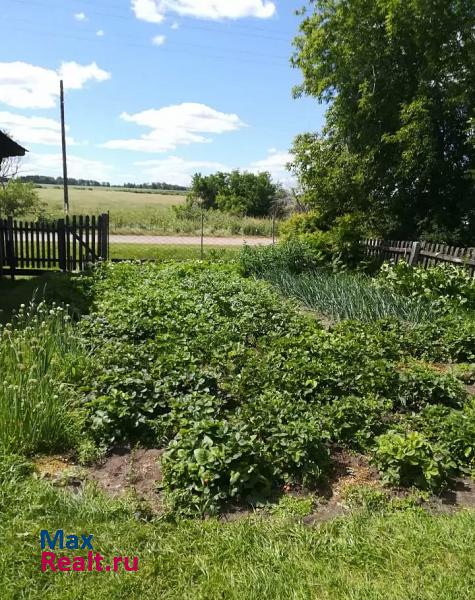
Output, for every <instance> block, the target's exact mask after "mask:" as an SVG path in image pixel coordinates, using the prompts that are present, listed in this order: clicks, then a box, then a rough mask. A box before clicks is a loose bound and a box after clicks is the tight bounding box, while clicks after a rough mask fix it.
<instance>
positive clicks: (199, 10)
mask: <svg viewBox="0 0 475 600" xmlns="http://www.w3.org/2000/svg"><path fill="white" fill-rule="evenodd" d="M132 10H133V11H134V13H135V16H136V17H137V19H140V20H142V21H148V22H149V23H161V22H162V21H163V19H164V16H165V15H166V14H167V13H169V12H171V13H175V14H178V15H180V16H184V17H195V18H197V19H214V20H218V19H241V18H244V17H256V18H258V19H269V18H270V17H272V16H273V15H274V14H275V12H276V5H275V3H274V2H271V1H270V0H132Z"/></svg>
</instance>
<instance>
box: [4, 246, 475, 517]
mask: <svg viewBox="0 0 475 600" xmlns="http://www.w3.org/2000/svg"><path fill="white" fill-rule="evenodd" d="M251 252H257V253H259V256H258V257H257V256H250V255H249V251H246V252H245V253H244V256H243V257H242V259H241V265H240V266H239V265H236V264H231V263H230V264H214V265H209V264H206V263H189V264H181V265H177V264H164V265H138V264H133V263H127V264H119V265H106V266H103V267H102V268H100V269H98V270H96V271H95V272H93V273H92V274H89V275H84V276H82V277H81V278H79V279H76V280H74V281H75V283H74V285H75V286H77V289H78V293H79V291H80V292H81V296H82V297H83V298H87V300H88V304H89V305H90V308H89V314H87V315H84V316H83V317H82V318H81V319H79V320H78V321H72V320H70V318H69V316H68V314H67V311H66V310H65V309H61V308H57V307H56V308H47V307H45V306H44V305H42V306H40V307H39V308H38V307H36V308H34V307H31V308H28V307H26V308H25V309H24V311H23V314H21V315H20V316H19V317H18V318H17V321H16V322H15V323H14V324H13V325H8V326H6V327H4V328H3V330H2V336H3V340H2V342H3V343H2V347H1V348H2V349H1V351H0V368H1V372H2V376H3V381H4V385H3V391H2V392H1V393H0V394H1V395H0V398H1V402H0V410H1V416H0V442H1V443H2V445H3V446H4V447H5V448H7V449H8V450H10V451H16V452H18V451H23V452H25V453H34V452H38V451H56V450H59V449H65V448H75V449H76V452H77V454H78V456H79V458H80V459H81V460H92V459H94V458H95V457H97V456H98V455H99V454H100V453H101V452H103V451H104V450H106V449H107V448H110V447H113V446H115V445H118V444H124V443H127V444H135V443H140V444H142V445H148V446H152V447H160V448H163V449H164V450H165V452H164V454H163V457H162V461H161V462H162V469H163V484H162V485H163V491H164V494H165V497H166V501H167V506H168V508H169V509H171V510H173V511H174V512H175V513H177V512H181V513H188V514H190V513H193V514H194V513H200V514H212V513H216V512H218V511H220V510H222V509H223V508H225V507H227V506H229V505H230V504H242V503H251V504H255V503H256V502H259V501H260V500H262V499H264V498H268V497H269V496H271V495H272V494H274V493H275V492H276V491H279V490H281V489H282V488H284V487H285V489H301V488H302V487H307V488H315V487H317V486H318V485H319V484H321V483H322V481H324V480H325V478H326V477H327V476H328V474H329V473H330V471H331V459H332V452H333V450H334V449H335V448H338V447H342V446H343V447H346V448H349V449H353V450H357V451H360V452H364V453H366V454H368V455H369V456H370V457H371V460H372V461H373V462H374V464H375V465H376V466H377V468H378V470H379V471H380V473H381V475H382V477H383V480H384V481H386V482H387V483H390V484H393V485H405V486H412V485H416V486H418V487H420V488H423V489H429V490H438V489H441V488H442V487H444V486H446V485H447V484H448V482H449V481H450V479H451V478H452V477H454V476H456V475H459V474H462V473H470V472H472V470H473V466H474V463H473V460H474V457H475V402H474V400H473V397H472V396H470V394H469V393H468V391H467V384H469V383H471V382H473V380H474V379H475V373H474V371H473V365H471V363H473V361H474V360H475V320H474V319H473V313H472V312H471V308H472V307H473V295H472V292H473V288H472V287H471V284H470V282H467V281H465V279H463V276H462V279H460V280H457V281H455V280H456V278H457V277H458V275H456V274H453V276H452V279H453V281H452V284H451V285H452V287H451V288H450V289H446V290H445V291H442V292H441V290H440V289H439V288H437V286H436V283H435V282H437V281H439V279H440V273H439V271H428V272H427V273H428V275H427V276H426V275H424V277H429V278H430V277H432V280H431V279H429V280H427V279H424V285H423V286H422V287H423V288H424V289H425V290H426V291H425V300H424V294H422V299H421V298H420V296H421V294H420V293H419V288H420V287H421V283H420V281H419V279H418V278H420V277H422V275H421V274H420V272H419V271H411V272H404V273H403V272H402V271H401V272H399V271H397V270H394V269H389V270H387V271H386V272H384V273H383V274H381V275H380V277H379V279H378V282H375V281H374V280H369V279H368V280H361V281H360V285H361V286H362V287H364V288H365V289H367V290H370V288H371V289H374V290H383V292H382V293H383V294H390V295H389V296H386V300H385V304H383V308H381V307H380V309H379V310H380V313H381V314H379V315H378V316H380V317H384V318H382V319H379V320H377V321H374V320H371V319H368V318H366V321H365V320H364V319H358V318H353V320H346V321H342V322H340V323H337V322H333V323H332V324H331V326H330V327H329V328H327V329H324V328H323V327H322V325H321V324H320V323H319V321H318V320H317V319H316V318H315V315H314V314H312V315H309V316H306V315H304V314H303V313H302V312H301V310H300V308H299V306H298V304H297V303H296V302H294V301H292V300H284V299H283V298H282V296H281V295H280V294H279V292H278V291H276V290H274V289H273V287H272V286H271V285H269V283H267V282H264V281H259V280H256V279H253V278H246V277H243V275H242V274H241V272H242V271H247V272H248V273H249V272H251V271H252V270H253V269H254V271H255V270H256V269H255V268H254V267H252V268H251V264H253V265H255V264H256V261H257V263H259V261H261V262H262V261H266V260H268V257H267V254H268V253H271V252H275V250H259V251H251ZM286 252H295V248H294V249H293V250H292V249H290V250H289V249H288V250H286ZM266 257H267V258H266ZM252 261H254V262H252ZM259 264H260V263H259ZM274 264H275V261H274ZM403 268H404V267H398V269H400V270H402V269H403ZM283 271H286V273H287V276H292V277H299V275H296V273H295V270H294V271H292V270H290V271H289V270H288V269H283ZM260 274H261V275H263V276H265V270H261V272H260ZM289 274H290V275H289ZM449 275H450V273H449ZM315 276H318V277H320V278H322V277H324V275H322V273H320V274H316V275H315ZM306 277H311V275H309V274H307V275H306ZM327 277H328V278H332V277H333V278H335V277H336V276H335V275H333V274H328V275H327ZM346 277H349V275H346ZM449 279H450V278H449ZM446 281H447V280H446ZM317 287H319V286H317ZM343 288H344V286H343ZM411 290H412V291H411ZM415 290H417V296H418V298H419V300H418V302H420V303H422V304H421V308H420V312H419V313H418V314H417V318H414V319H412V320H411V319H408V318H407V315H406V316H404V315H401V314H398V311H397V310H396V311H394V310H393V308H392V307H393V306H394V303H393V300H394V299H397V302H398V303H399V306H402V304H403V303H402V302H401V298H402V299H404V298H405V299H408V298H409V299H410V297H411V296H412V295H414V294H415ZM337 293H338V292H337ZM368 293H370V292H368ZM371 293H372V292H371ZM375 293H376V292H375ZM378 293H379V292H378ZM435 297H437V298H438V300H437V302H436V303H434V302H433V300H434V298H435ZM388 298H389V300H388ZM391 298H392V300H391ZM394 301H395V300H394ZM409 301H410V300H409ZM323 308H324V307H323ZM320 312H325V311H324V310H320ZM330 312H331V311H330ZM353 312H354V313H355V314H353V317H355V316H358V314H357V313H358V310H357V309H355V310H354V311H353ZM360 312H361V311H360ZM388 315H389V316H388ZM330 317H333V319H334V320H335V321H336V317H338V315H337V314H336V312H335V314H330Z"/></svg>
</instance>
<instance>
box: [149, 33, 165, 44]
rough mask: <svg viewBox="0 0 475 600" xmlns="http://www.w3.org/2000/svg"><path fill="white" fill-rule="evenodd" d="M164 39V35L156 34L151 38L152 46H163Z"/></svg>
mask: <svg viewBox="0 0 475 600" xmlns="http://www.w3.org/2000/svg"><path fill="white" fill-rule="evenodd" d="M166 41H167V38H166V36H165V35H156V36H155V37H154V38H152V44H153V45H154V46H163V44H164V43H165V42H166Z"/></svg>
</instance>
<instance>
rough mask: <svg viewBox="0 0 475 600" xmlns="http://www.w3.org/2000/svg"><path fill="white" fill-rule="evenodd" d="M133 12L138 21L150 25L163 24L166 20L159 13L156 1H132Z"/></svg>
mask: <svg viewBox="0 0 475 600" xmlns="http://www.w3.org/2000/svg"><path fill="white" fill-rule="evenodd" d="M132 10H133V11H134V13H135V16H136V17H137V19H139V20H140V21H147V22H148V23H161V22H162V21H163V19H164V18H165V17H164V16H163V14H161V13H160V12H159V11H158V7H157V4H156V2H155V0H132Z"/></svg>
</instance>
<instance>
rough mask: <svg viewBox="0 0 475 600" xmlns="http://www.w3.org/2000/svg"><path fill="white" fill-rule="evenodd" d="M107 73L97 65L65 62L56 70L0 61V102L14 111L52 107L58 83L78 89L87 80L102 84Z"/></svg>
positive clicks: (106, 77) (55, 98)
mask: <svg viewBox="0 0 475 600" xmlns="http://www.w3.org/2000/svg"><path fill="white" fill-rule="evenodd" d="M110 76H111V75H110V73H108V72H107V71H104V70H103V69H100V68H99V67H98V66H97V64H96V63H91V64H90V65H80V64H78V63H76V62H65V63H63V64H62V65H61V67H60V69H59V70H58V71H55V70H53V69H45V68H43V67H37V66H35V65H31V64H29V63H25V62H19V61H17V62H0V103H2V102H3V103H4V104H8V105H10V106H14V107H15V108H53V107H54V106H55V105H56V100H57V97H58V95H59V80H60V78H61V77H62V78H63V79H64V86H65V88H66V89H75V90H78V89H81V88H82V87H83V86H84V84H85V83H87V82H88V81H90V80H91V81H105V80H106V79H109V78H110Z"/></svg>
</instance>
